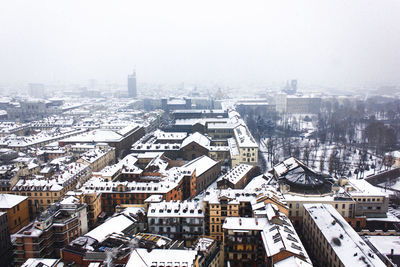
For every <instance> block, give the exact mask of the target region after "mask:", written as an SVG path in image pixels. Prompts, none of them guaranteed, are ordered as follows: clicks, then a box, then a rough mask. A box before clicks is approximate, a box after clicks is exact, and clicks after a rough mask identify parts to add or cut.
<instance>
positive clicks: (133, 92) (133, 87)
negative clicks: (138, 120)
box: [128, 71, 136, 97]
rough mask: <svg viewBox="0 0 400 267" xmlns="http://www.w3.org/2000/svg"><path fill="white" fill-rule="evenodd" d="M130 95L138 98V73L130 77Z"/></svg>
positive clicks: (134, 72)
mask: <svg viewBox="0 0 400 267" xmlns="http://www.w3.org/2000/svg"><path fill="white" fill-rule="evenodd" d="M128 95H129V97H136V71H133V73H132V74H131V75H128Z"/></svg>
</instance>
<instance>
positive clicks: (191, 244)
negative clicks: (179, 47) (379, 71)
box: [0, 72, 400, 267]
mask: <svg viewBox="0 0 400 267" xmlns="http://www.w3.org/2000/svg"><path fill="white" fill-rule="evenodd" d="M29 88H30V90H29V92H28V94H29V95H30V96H29V97H26V96H23V95H21V96H15V97H11V96H4V97H3V98H2V99H1V102H0V108H1V109H2V110H1V112H2V113H1V114H3V115H2V117H1V121H0V251H1V254H0V257H1V262H2V265H4V266H90V267H100V266H121V267H122V266H135V267H136V266H140V267H141V266H154V267H155V266H163V267H167V266H185V267H191V266H197V267H200V266H201V267H206V266H211V267H217V266H274V267H283V266H338V267H339V266H399V264H400V228H399V227H400V207H399V206H398V205H400V201H399V195H400V187H399V184H400V165H399V162H400V152H399V150H398V149H399V146H398V144H399V142H398V140H399V134H398V132H395V140H394V141H393V142H392V143H390V146H389V144H388V143H387V142H389V141H387V140H389V139H387V138H386V137H383V139H382V140H383V141H382V142H383V143H384V144H385V145H386V146H385V147H381V146H379V144H378V143H376V144H375V145H373V144H374V143H373V142H372V137H371V134H372V133H371V130H369V129H370V125H375V124H376V123H378V122H383V123H384V124H385V125H389V126H386V127H392V128H393V129H396V128H395V127H398V126H399V123H398V122H399V119H400V113H399V112H397V111H396V112H394V114H391V115H390V114H389V113H388V111H386V110H385V107H388V106H391V105H392V106H393V105H395V107H396V105H397V107H399V98H398V97H399V95H397V96H395V95H393V96H385V97H382V96H379V100H378V96H369V97H370V98H375V99H374V102H373V104H371V103H370V102H368V101H369V100H368V99H366V98H362V97H357V96H342V95H340V96H335V95H326V94H322V93H313V94H312V95H309V94H302V93H301V91H300V90H299V88H298V83H297V80H292V81H290V82H288V83H287V84H286V86H284V87H283V88H282V90H281V91H276V92H271V91H265V92H263V93H260V95H258V96H257V97H252V98H250V97H248V96H243V95H237V96H231V97H226V96H224V94H223V93H222V92H221V90H218V91H216V92H215V93H213V94H204V93H197V94H196V95H185V96H184V95H179V94H177V95H176V96H171V95H170V96H168V97H164V98H150V97H145V96H143V95H142V94H141V91H140V87H137V85H136V73H135V72H134V73H133V74H132V75H129V76H128V82H127V90H126V92H125V94H123V95H117V96H111V97H110V96H109V95H105V93H102V92H100V91H98V92H96V91H94V90H92V91H91V92H89V91H88V90H86V89H85V90H83V91H81V92H76V93H74V94H64V95H59V96H57V97H54V96H53V97H49V98H48V97H41V96H42V95H43V94H44V93H43V92H44V86H43V85H39V84H30V85H29ZM33 97H35V99H34V98H33ZM359 106H362V107H363V110H362V111H363V113H362V114H360V115H359V117H357V121H356V122H355V123H354V124H352V125H351V126H349V128H347V129H345V130H344V134H343V135H340V133H339V130H337V129H336V130H335V129H334V123H335V120H332V119H331V118H333V119H337V120H339V119H346V118H347V117H344V118H338V117H335V116H336V115H332V114H335V112H340V111H341V109H344V108H352V107H359ZM381 109H382V110H383V111H381ZM382 112H383V113H382ZM353 113H354V112H353ZM353 113H352V112H347V114H344V115H343V114H342V116H349V117H350V115H354V114H353ZM325 116H330V117H325ZM354 116H355V115H354ZM373 123H375V124H373ZM325 127H326V128H325ZM351 127H352V128H351ZM376 127H377V126H376ZM382 127H385V126H382ZM349 129H350V130H349ZM351 129H352V130H351ZM385 138H386V139H385Z"/></svg>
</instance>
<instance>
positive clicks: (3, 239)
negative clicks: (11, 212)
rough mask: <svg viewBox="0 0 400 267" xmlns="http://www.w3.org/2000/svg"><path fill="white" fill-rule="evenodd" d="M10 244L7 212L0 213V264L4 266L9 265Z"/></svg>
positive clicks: (10, 256)
mask: <svg viewBox="0 0 400 267" xmlns="http://www.w3.org/2000/svg"><path fill="white" fill-rule="evenodd" d="M11 259H12V244H11V239H10V231H9V227H8V218H7V212H1V211H0V262H1V263H2V265H4V266H9V265H11Z"/></svg>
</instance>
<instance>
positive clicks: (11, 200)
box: [0, 194, 28, 209]
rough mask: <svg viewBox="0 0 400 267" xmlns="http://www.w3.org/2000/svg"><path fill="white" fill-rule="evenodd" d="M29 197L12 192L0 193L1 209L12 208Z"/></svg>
mask: <svg viewBox="0 0 400 267" xmlns="http://www.w3.org/2000/svg"><path fill="white" fill-rule="evenodd" d="M27 198H28V197H24V196H18V195H12V194H0V209H11V208H13V207H15V206H16V205H18V204H20V203H21V202H22V201H24V200H25V199H27Z"/></svg>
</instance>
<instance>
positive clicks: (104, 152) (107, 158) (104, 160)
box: [76, 146, 115, 172]
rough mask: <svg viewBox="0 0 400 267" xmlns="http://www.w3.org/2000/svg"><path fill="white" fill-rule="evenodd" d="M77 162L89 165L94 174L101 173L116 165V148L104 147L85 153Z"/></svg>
mask: <svg viewBox="0 0 400 267" xmlns="http://www.w3.org/2000/svg"><path fill="white" fill-rule="evenodd" d="M76 162H80V163H83V164H86V165H89V166H90V169H91V170H92V172H97V171H100V170H102V169H103V168H104V167H106V166H108V165H111V164H114V163H115V148H113V147H108V146H105V147H104V146H103V147H98V148H96V149H93V150H89V151H87V152H85V153H83V154H82V155H81V157H80V158H79V159H78V160H77V161H76Z"/></svg>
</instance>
